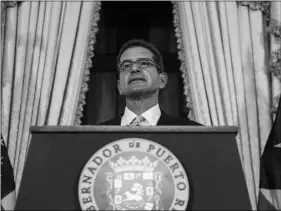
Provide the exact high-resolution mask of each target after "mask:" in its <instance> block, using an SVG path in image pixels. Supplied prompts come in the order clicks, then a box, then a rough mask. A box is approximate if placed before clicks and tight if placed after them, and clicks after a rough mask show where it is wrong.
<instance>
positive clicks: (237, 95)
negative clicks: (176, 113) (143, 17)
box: [173, 2, 280, 209]
mask: <svg viewBox="0 0 281 211" xmlns="http://www.w3.org/2000/svg"><path fill="white" fill-rule="evenodd" d="M173 6H174V10H173V11H174V24H175V33H176V36H177V38H178V48H179V59H180V60H181V61H182V66H181V71H182V74H183V80H184V83H185V93H186V95H187V101H188V104H187V106H189V107H190V108H191V109H192V110H193V116H191V118H194V119H196V120H197V121H199V122H200V123H202V124H204V125H213V126H223V125H234V126H238V128H239V132H238V135H237V137H236V139H237V145H238V149H239V153H240V158H241V161H242V166H243V169H244V175H245V179H246V183H247V186H248V191H249V195H250V200H251V204H252V207H253V209H256V208H257V197H258V191H259V187H258V186H259V159H260V155H261V153H262V150H263V148H264V146H265V143H266V141H267V137H268V134H269V132H270V129H271V125H272V113H271V108H272V105H273V102H272V96H273V95H274V96H276V93H278V92H279V93H280V89H279V88H278V87H280V81H278V80H276V79H275V78H274V77H275V76H272V74H269V71H268V70H269V67H268V65H269V64H268V63H269V62H268V61H269V46H268V34H267V31H266V24H267V21H268V19H267V16H266V14H269V13H268V12H269V2H264V3H261V2H250V3H247V2H240V3H238V2H174V3H173ZM277 6H279V8H280V4H279V5H275V7H277ZM271 77H273V80H272V79H271Z"/></svg>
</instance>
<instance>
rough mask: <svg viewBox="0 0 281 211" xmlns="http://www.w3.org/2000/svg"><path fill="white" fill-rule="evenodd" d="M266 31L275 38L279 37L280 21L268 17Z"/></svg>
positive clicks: (280, 30) (280, 34) (280, 31)
mask: <svg viewBox="0 0 281 211" xmlns="http://www.w3.org/2000/svg"><path fill="white" fill-rule="evenodd" d="M266 31H267V32H268V33H270V34H271V35H273V36H274V37H275V38H276V39H281V22H280V21H277V20H275V19H269V24H268V27H266Z"/></svg>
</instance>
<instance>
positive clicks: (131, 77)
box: [117, 46, 168, 97]
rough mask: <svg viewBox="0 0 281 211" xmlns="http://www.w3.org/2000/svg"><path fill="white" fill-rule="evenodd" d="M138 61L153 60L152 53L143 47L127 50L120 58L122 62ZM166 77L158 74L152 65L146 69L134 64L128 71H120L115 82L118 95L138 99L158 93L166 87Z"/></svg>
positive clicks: (163, 74)
mask: <svg viewBox="0 0 281 211" xmlns="http://www.w3.org/2000/svg"><path fill="white" fill-rule="evenodd" d="M139 59H151V60H153V61H154V59H153V53H152V52H151V51H150V50H148V49H146V48H144V47H137V46H136V47H131V48H128V49H127V50H126V51H124V52H123V54H122V55H121V57H120V63H122V62H124V61H125V62H135V61H137V60H139ZM167 79H168V78H167V75H166V74H165V73H158V71H157V67H156V66H154V65H152V66H149V67H146V68H139V67H138V65H137V64H136V63H134V64H133V65H132V67H131V69H130V70H129V71H122V70H120V73H119V80H118V82H117V85H118V90H119V93H120V95H124V96H125V97H140V96H145V95H150V94H154V93H158V92H159V89H162V88H164V87H165V86H166V83H167Z"/></svg>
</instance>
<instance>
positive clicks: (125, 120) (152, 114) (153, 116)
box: [121, 103, 161, 126]
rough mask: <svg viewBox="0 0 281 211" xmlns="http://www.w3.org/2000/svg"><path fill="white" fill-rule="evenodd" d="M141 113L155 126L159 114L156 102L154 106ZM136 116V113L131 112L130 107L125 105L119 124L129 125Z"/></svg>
mask: <svg viewBox="0 0 281 211" xmlns="http://www.w3.org/2000/svg"><path fill="white" fill-rule="evenodd" d="M141 115H142V116H143V117H144V118H145V119H146V120H147V121H148V123H149V124H150V125H152V126H155V125H156V124H157V122H158V120H159V118H160V116H161V110H160V107H159V104H158V103H157V104H156V105H155V106H153V107H152V108H150V109H148V110H147V111H145V112H144V113H142V114H141ZM136 116H137V115H136V114H135V113H134V112H132V111H131V110H130V109H128V108H127V107H126V108H125V111H124V115H123V116H122V119H121V125H122V126H124V125H129V124H130V123H131V121H132V120H133V119H134V118H135V117H136Z"/></svg>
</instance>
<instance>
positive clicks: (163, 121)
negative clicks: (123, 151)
mask: <svg viewBox="0 0 281 211" xmlns="http://www.w3.org/2000/svg"><path fill="white" fill-rule="evenodd" d="M121 117H122V116H118V117H116V118H115V119H111V120H108V121H105V122H102V123H100V125H120V124H121ZM157 125H201V124H199V123H198V122H194V121H192V120H190V119H187V118H186V119H185V118H176V117H172V116H170V115H168V114H167V113H165V112H164V111H163V110H161V116H160V119H159V121H158V123H157Z"/></svg>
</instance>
